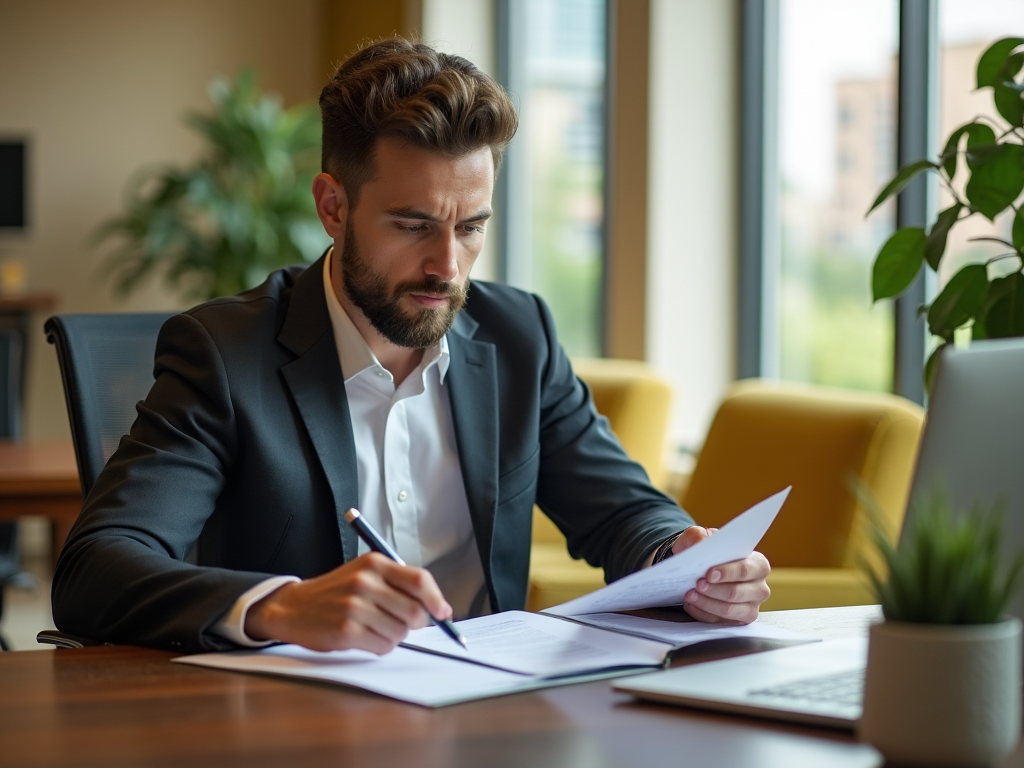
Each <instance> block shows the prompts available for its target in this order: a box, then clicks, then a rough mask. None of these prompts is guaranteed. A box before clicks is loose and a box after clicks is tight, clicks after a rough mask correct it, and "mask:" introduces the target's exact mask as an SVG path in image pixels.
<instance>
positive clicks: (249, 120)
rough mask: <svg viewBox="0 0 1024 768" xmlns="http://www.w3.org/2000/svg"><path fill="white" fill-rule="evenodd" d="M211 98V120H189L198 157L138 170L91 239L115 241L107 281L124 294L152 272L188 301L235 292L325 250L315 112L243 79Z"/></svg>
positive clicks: (222, 83) (215, 89) (246, 74)
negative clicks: (199, 145) (119, 206)
mask: <svg viewBox="0 0 1024 768" xmlns="http://www.w3.org/2000/svg"><path fill="white" fill-rule="evenodd" d="M208 92H209V97H210V101H211V102H213V105H214V110H213V112H212V113H210V114H198V113H194V114H191V115H189V116H188V117H187V123H188V125H190V126H191V127H192V128H194V129H195V130H197V131H198V132H199V133H201V134H202V135H203V137H204V138H205V139H206V142H207V146H206V150H205V151H204V153H203V155H202V156H201V157H200V158H199V160H198V161H197V162H196V163H195V164H193V165H191V166H189V167H187V168H165V169H150V170H146V171H143V172H142V173H141V174H139V176H138V177H137V178H136V179H135V180H134V183H133V184H132V185H130V187H129V190H128V195H127V204H126V211H125V212H124V213H123V214H122V215H120V216H118V217H116V218H114V219H111V220H110V221H108V222H106V223H105V224H103V225H102V226H101V227H100V228H99V229H98V230H97V231H96V233H95V235H94V240H95V242H97V243H98V242H103V241H106V240H108V239H111V238H113V239H116V240H117V241H118V242H119V245H120V247H119V248H118V250H116V251H115V252H114V253H113V254H112V256H111V257H110V258H109V260H108V261H107V264H106V272H107V274H109V275H112V276H113V279H114V283H115V287H116V289H117V291H118V292H119V293H120V294H122V295H125V294H128V293H130V292H131V291H132V290H133V289H134V288H135V287H136V286H137V285H138V284H139V281H140V280H142V278H143V277H145V276H146V275H148V274H150V273H151V272H153V271H154V270H158V271H160V270H162V271H163V274H164V277H165V279H166V281H167V283H168V284H169V285H170V286H171V287H172V288H173V289H175V290H178V291H180V292H181V293H182V294H183V297H184V298H185V299H186V300H196V299H198V300H203V299H210V298H213V297H215V296H225V295H229V294H233V293H238V292H239V291H242V290H245V289H246V288H251V287H252V286H254V285H256V284H258V283H259V282H260V281H262V280H263V279H264V278H265V277H266V275H267V274H268V273H269V272H270V271H271V270H273V269H276V268H278V267H282V266H286V265H288V264H295V263H300V262H303V261H311V260H312V259H314V258H315V257H316V256H318V255H319V254H320V252H321V251H322V250H323V249H324V248H325V247H326V244H327V239H326V235H325V234H324V232H323V228H322V227H321V226H320V222H319V220H318V219H317V216H316V209H315V207H314V204H313V197H312V195H311V194H310V187H311V185H312V181H313V177H314V176H315V175H316V174H317V172H318V171H319V165H320V122H319V118H318V115H317V111H316V109H315V107H313V106H311V105H308V104H303V105H299V106H295V107H291V108H289V109H283V108H282V107H281V103H280V100H279V99H278V98H277V97H275V96H272V95H267V94H260V92H259V90H258V88H257V85H256V77H255V75H254V74H253V72H251V71H249V70H246V71H243V72H242V73H241V74H240V75H239V76H238V77H237V78H236V79H235V81H234V82H229V81H226V80H222V79H218V80H214V81H213V82H212V83H211V84H210V86H209V89H208Z"/></svg>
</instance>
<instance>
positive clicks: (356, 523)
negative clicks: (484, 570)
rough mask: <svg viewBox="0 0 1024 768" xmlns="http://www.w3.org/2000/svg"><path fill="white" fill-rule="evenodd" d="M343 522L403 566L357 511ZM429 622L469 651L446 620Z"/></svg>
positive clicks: (371, 547) (353, 511) (462, 638)
mask: <svg viewBox="0 0 1024 768" xmlns="http://www.w3.org/2000/svg"><path fill="white" fill-rule="evenodd" d="M345 521H346V522H347V523H348V524H349V525H351V526H352V527H353V528H355V529H356V533H357V534H359V538H360V539H362V540H363V541H365V542H366V546H368V547H369V548H370V549H372V550H373V551H374V552H380V553H381V554H382V555H384V557H386V558H388V559H389V560H394V561H395V562H396V563H398V564H399V565H405V561H404V560H403V559H402V558H400V557H399V556H398V553H397V552H395V550H393V549H392V548H391V547H390V546H388V543H387V542H386V541H384V539H382V538H381V537H380V534H378V533H377V532H376V531H375V530H373V526H372V525H370V524H369V523H368V522H366V520H365V519H364V518H363V516H362V515H361V514H360V513H359V510H358V509H356V508H355V507H352V508H351V509H350V510H348V511H347V512H346V513H345ZM427 616H430V614H429V613H428V614H427ZM430 620H431V621H432V622H434V623H435V624H437V626H438V627H440V628H441V631H442V632H444V633H445V634H446V635H448V637H450V638H451V639H452V640H454V641H455V642H456V643H458V644H459V645H461V646H462V647H463V648H465V649H466V650H469V646H467V645H466V638H464V637H463V636H462V635H461V634H460V633H459V630H457V629H456V628H455V625H454V624H452V623H451V622H450V621H448V620H447V619H445V620H444V621H441V620H440V619H435V618H434V617H433V616H430Z"/></svg>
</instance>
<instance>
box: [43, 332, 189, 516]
mask: <svg viewBox="0 0 1024 768" xmlns="http://www.w3.org/2000/svg"><path fill="white" fill-rule="evenodd" d="M170 316H171V315H170V314H169V313H166V312H147V313H144V314H97V315H57V316H55V317H51V318H50V319H49V320H47V321H46V325H45V326H43V329H44V330H45V331H46V340H47V341H49V342H50V343H51V344H53V345H54V347H55V348H56V350H57V362H58V364H59V365H60V376H61V379H62V380H63V382H64V399H65V402H66V403H67V406H68V419H69V420H70V421H71V439H72V442H74V444H75V458H76V459H77V460H78V475H79V478H80V479H81V482H82V495H83V496H88V495H89V491H90V490H92V486H93V483H95V482H96V478H97V477H98V476H99V474H100V470H101V469H103V465H104V464H106V463H107V459H109V458H110V455H111V454H112V453H113V452H114V450H115V449H116V448H117V444H118V443H119V442H121V438H122V437H123V436H124V435H127V434H128V431H129V430H130V429H131V426H132V424H133V423H134V421H135V404H136V403H137V402H138V401H139V400H142V399H143V398H145V397H146V395H147V394H148V393H149V390H150V388H151V387H152V386H153V352H154V350H155V349H156V337H157V334H158V333H159V332H160V327H161V326H162V325H163V324H164V322H165V321H166V320H167V318H169V317H170Z"/></svg>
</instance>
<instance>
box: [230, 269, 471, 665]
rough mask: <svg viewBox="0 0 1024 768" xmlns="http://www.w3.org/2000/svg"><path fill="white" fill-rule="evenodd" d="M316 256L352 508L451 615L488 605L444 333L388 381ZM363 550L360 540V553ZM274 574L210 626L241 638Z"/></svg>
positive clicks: (278, 580)
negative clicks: (351, 465) (338, 382)
mask: <svg viewBox="0 0 1024 768" xmlns="http://www.w3.org/2000/svg"><path fill="white" fill-rule="evenodd" d="M330 269H331V255H330V254H328V257H327V258H326V259H324V292H325V294H326V298H327V310H328V312H329V313H330V317H331V327H332V329H333V331H334V341H335V344H336V345H337V348H338V359H339V360H340V361H341V370H342V376H344V379H345V392H344V395H343V393H341V392H339V393H338V397H342V396H345V397H346V398H347V400H348V408H349V413H350V415H351V417H352V433H353V438H354V441H355V448H356V468H357V472H358V479H359V511H360V512H361V513H362V514H363V516H364V517H365V518H366V520H367V522H369V523H370V524H371V525H372V526H373V527H374V528H375V529H376V530H377V532H378V533H380V534H381V536H382V537H383V538H384V539H385V540H386V541H387V542H388V543H389V544H391V545H392V546H393V547H394V548H395V550H396V551H397V552H398V554H399V555H400V556H401V557H402V559H404V560H405V561H406V563H408V564H409V565H415V566H420V567H423V568H426V569H427V570H428V571H430V573H431V574H432V575H433V576H434V579H435V580H436V581H437V583H438V586H439V587H440V588H441V592H442V593H443V594H444V596H445V598H446V599H447V600H448V602H449V603H450V604H451V606H452V609H453V610H454V611H455V616H456V617H457V618H464V617H466V616H476V615H480V614H482V613H486V612H487V611H488V610H489V605H488V603H489V601H488V599H487V590H486V585H485V581H484V573H483V567H482V566H481V564H480V554H479V551H478V550H477V546H476V539H475V538H474V535H473V524H472V521H471V519H470V516H469V502H468V501H467V500H466V489H465V485H464V483H463V479H462V468H461V466H460V465H459V456H458V449H457V446H456V443H455V430H454V427H453V425H452V412H451V405H450V403H449V400H448V388H447V387H446V386H445V383H444V379H445V375H446V374H447V372H448V361H449V355H448V339H447V337H442V338H441V340H440V342H439V343H438V344H436V345H434V346H433V347H430V348H429V349H425V350H424V351H423V359H422V360H421V362H420V364H419V366H417V367H416V369H415V370H414V371H413V372H412V373H410V374H409V375H408V376H407V377H406V378H405V380H404V381H403V382H402V383H401V384H399V385H398V386H397V387H396V386H395V380H394V377H393V376H392V375H391V373H390V372H389V371H387V370H386V369H385V368H384V367H383V366H382V365H381V364H380V361H378V360H377V357H376V355H374V354H373V352H372V351H371V350H370V347H369V346H368V345H367V344H366V341H365V339H363V337H362V335H361V334H360V333H359V330H358V329H357V328H356V326H355V325H354V324H353V322H352V320H351V319H350V318H349V316H348V314H347V313H346V312H345V310H344V308H342V306H341V304H340V303H339V301H338V297H337V296H335V294H334V289H333V287H332V285H331V272H330ZM366 552H369V548H368V547H367V546H366V544H364V543H363V542H362V540H360V542H359V554H361V555H362V554H365V553H366ZM298 580H299V579H298V578H297V577H295V576H278V577H274V578H272V579H267V580H266V581H263V582H260V583H259V584H257V585H256V586H255V587H253V588H252V589H250V590H248V591H247V592H245V593H244V594H243V595H242V596H241V597H239V598H238V600H237V601H236V602H235V604H234V605H233V606H232V608H231V610H230V611H228V613H227V614H226V615H225V616H224V618H222V619H221V620H220V621H219V622H218V623H217V624H216V625H215V627H214V631H215V632H216V633H217V634H219V635H221V636H223V637H226V638H228V639H230V640H233V641H235V642H236V643H239V644H241V645H247V646H259V645H265V644H266V643H263V642H257V641H254V640H251V639H250V638H249V637H248V636H247V635H246V634H245V631H244V626H245V614H246V612H247V611H248V609H249V607H250V606H252V605H254V604H255V603H256V602H258V601H259V600H261V599H262V598H263V597H265V596H267V595H268V594H270V593H271V592H273V591H274V590H275V589H277V588H278V587H280V586H282V585H283V584H286V583H288V582H291V581H298Z"/></svg>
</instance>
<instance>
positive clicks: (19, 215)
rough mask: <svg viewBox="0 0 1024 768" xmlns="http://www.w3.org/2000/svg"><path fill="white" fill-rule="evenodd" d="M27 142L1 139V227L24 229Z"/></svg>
mask: <svg viewBox="0 0 1024 768" xmlns="http://www.w3.org/2000/svg"><path fill="white" fill-rule="evenodd" d="M25 176H26V173H25V142H24V141H11V140H7V139H0V228H2V229H24V228H25V227H26V226H27V220H26V219H27V216H26V212H25Z"/></svg>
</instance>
